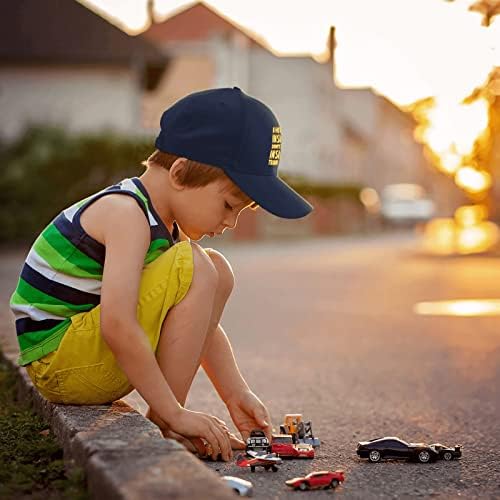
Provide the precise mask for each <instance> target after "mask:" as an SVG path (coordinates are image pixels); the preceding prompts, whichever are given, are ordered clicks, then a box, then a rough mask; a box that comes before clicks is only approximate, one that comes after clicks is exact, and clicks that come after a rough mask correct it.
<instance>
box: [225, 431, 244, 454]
mask: <svg viewBox="0 0 500 500" xmlns="http://www.w3.org/2000/svg"><path fill="white" fill-rule="evenodd" d="M229 440H230V441H231V448H232V449H233V450H244V449H245V447H246V445H245V443H244V441H242V440H241V439H239V438H238V437H237V436H235V435H234V434H233V433H230V434H229Z"/></svg>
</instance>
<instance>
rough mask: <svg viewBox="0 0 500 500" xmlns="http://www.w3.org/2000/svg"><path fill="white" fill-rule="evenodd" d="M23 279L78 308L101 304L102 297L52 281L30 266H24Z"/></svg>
mask: <svg viewBox="0 0 500 500" xmlns="http://www.w3.org/2000/svg"><path fill="white" fill-rule="evenodd" d="M21 278H22V279H23V280H24V281H26V282H27V283H29V284H30V285H31V286H32V287H34V288H36V289H37V290H40V291H42V292H43V293H46V294H47V295H50V296H51V297H55V298H56V299H59V300H63V301H64V302H68V303H69V304H74V305H78V306H79V305H86V304H92V305H95V306H96V305H98V304H99V302H100V298H101V297H100V295H95V294H93V293H88V292H82V291H81V290H77V289H76V288H72V287H70V286H67V285H62V284H61V283H57V282H55V281H51V280H49V279H47V278H46V277H45V276H43V275H42V274H40V273H39V272H38V271H35V270H34V269H33V268H32V267H31V266H29V265H28V264H24V267H23V270H22V271H21Z"/></svg>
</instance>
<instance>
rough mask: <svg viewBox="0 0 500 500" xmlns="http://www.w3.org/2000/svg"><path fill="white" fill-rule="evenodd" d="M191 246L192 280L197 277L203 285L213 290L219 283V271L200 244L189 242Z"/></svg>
mask: <svg viewBox="0 0 500 500" xmlns="http://www.w3.org/2000/svg"><path fill="white" fill-rule="evenodd" d="M191 247H192V249H193V268H194V273H193V281H195V280H198V278H199V279H200V281H202V282H203V284H204V285H206V286H208V287H210V288H213V289H214V290H215V288H217V286H218V283H219V273H218V271H217V269H216V267H215V264H214V263H213V262H212V259H211V258H210V257H209V256H208V255H207V254H206V253H205V252H204V250H203V249H202V248H201V247H200V245H198V244H197V243H194V242H191Z"/></svg>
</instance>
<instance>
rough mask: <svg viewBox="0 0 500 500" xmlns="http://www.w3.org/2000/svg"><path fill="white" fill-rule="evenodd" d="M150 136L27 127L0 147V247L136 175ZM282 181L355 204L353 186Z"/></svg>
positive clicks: (29, 234)
mask: <svg viewBox="0 0 500 500" xmlns="http://www.w3.org/2000/svg"><path fill="white" fill-rule="evenodd" d="M153 143H154V141H153V137H143V138H130V137H124V136H120V135H117V134H115V133H112V132H106V133H102V132H101V133H98V134H97V133H93V134H82V135H72V134H69V133H67V132H65V131H64V130H62V129H60V128H52V127H32V128H29V129H27V130H26V131H25V133H24V134H23V135H22V136H20V137H19V138H18V139H17V140H16V141H15V142H13V143H10V144H8V145H5V144H4V145H0V161H1V164H2V167H3V168H2V169H1V170H0V204H1V210H0V244H6V243H9V244H16V243H28V242H31V241H32V240H33V239H34V238H35V237H36V235H37V234H38V233H39V232H40V231H41V230H42V229H43V228H44V227H45V226H46V225H47V223H48V222H49V221H50V220H52V219H53V218H54V217H55V216H56V215H57V214H58V213H59V212H60V211H61V210H62V209H63V208H66V207H68V206H69V205H71V204H73V203H74V202H75V201H77V200H80V199H82V198H84V197H86V196H88V195H89V194H92V193H94V192H96V191H99V190H100V189H102V188H103V187H105V186H108V185H110V184H113V183H114V182H116V181H118V180H120V179H122V178H124V177H131V176H135V175H140V174H141V173H142V172H143V170H144V167H143V166H142V165H141V161H143V160H144V159H146V158H147V157H148V156H149V154H150V153H151V152H152V151H153V149H154V146H153ZM286 180H287V181H288V182H290V184H291V185H292V186H293V187H294V188H295V189H296V190H297V191H298V192H300V193H301V194H303V195H305V196H310V197H315V198H323V199H329V198H334V197H338V196H343V197H345V196H348V197H350V198H353V199H358V195H359V189H360V188H359V186H354V185H353V186H351V185H335V184H333V185H332V184H319V183H310V182H308V181H307V180H306V179H303V178H300V179H299V178H293V177H287V178H286Z"/></svg>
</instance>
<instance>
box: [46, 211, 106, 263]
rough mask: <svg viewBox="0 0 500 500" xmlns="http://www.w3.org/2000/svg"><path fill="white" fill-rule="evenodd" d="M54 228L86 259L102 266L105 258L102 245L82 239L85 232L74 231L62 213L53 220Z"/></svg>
mask: <svg viewBox="0 0 500 500" xmlns="http://www.w3.org/2000/svg"><path fill="white" fill-rule="evenodd" d="M54 226H56V228H57V230H58V231H59V232H60V233H61V234H62V235H63V236H64V237H65V238H66V239H67V240H68V241H71V243H73V245H75V247H76V248H78V250H80V252H82V253H84V254H85V255H86V256H87V257H90V258H91V259H93V260H95V261H96V262H98V263H99V264H101V266H104V257H105V256H106V248H105V247H104V245H102V244H101V243H99V242H98V241H95V240H89V239H88V238H85V237H82V236H83V235H86V233H85V232H83V233H80V232H78V231H75V226H74V225H73V223H72V222H70V221H69V220H68V219H67V218H66V216H65V215H64V213H60V214H59V215H58V216H57V217H56V218H55V219H54Z"/></svg>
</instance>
